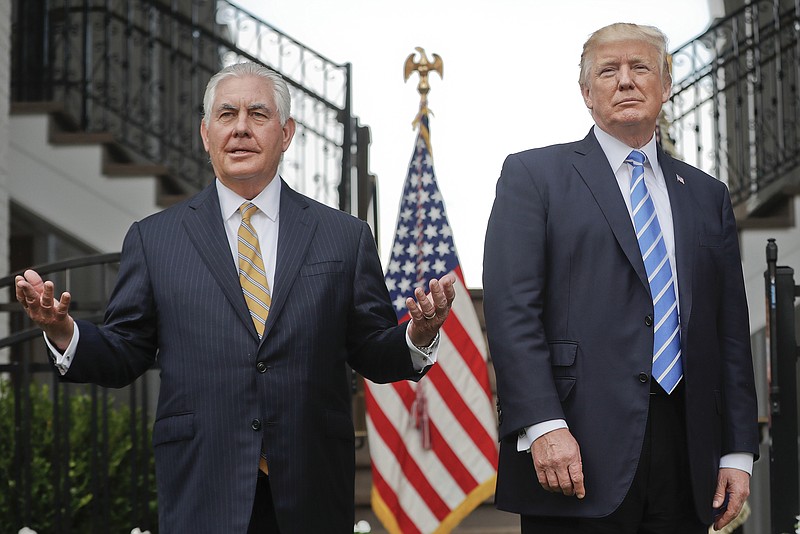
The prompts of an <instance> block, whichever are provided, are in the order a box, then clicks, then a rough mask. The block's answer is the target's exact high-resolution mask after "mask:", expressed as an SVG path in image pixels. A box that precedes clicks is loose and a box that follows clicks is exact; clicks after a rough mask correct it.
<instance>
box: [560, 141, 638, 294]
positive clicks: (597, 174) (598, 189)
mask: <svg viewBox="0 0 800 534" xmlns="http://www.w3.org/2000/svg"><path fill="white" fill-rule="evenodd" d="M575 152H576V153H577V155H578V156H577V157H576V158H575V162H574V164H573V165H574V167H575V169H576V170H577V171H578V174H580V176H581V178H582V179H583V181H584V182H585V183H586V186H587V187H588V188H589V190H590V191H591V192H592V195H593V196H594V199H595V201H596V202H597V205H598V206H600V209H601V210H602V212H603V215H604V216H605V218H606V221H607V222H608V225H609V226H610V227H611V231H612V232H613V233H614V237H616V239H617V242H618V243H619V246H620V248H621V249H622V251H623V252H624V253H625V256H627V258H628V261H629V262H630V263H631V265H632V266H633V268H634V270H635V271H636V274H637V275H638V276H639V279H640V280H641V282H642V284H644V286H645V288H647V291H650V285H649V284H648V283H647V272H646V271H645V269H644V261H642V253H641V251H640V250H639V243H638V242H637V241H636V232H634V229H633V223H632V222H631V216H630V214H629V213H628V208H627V207H626V206H625V200H624V199H623V198H622V194H621V193H620V190H619V185H617V179H616V177H615V176H614V171H613V170H612V169H611V166H610V165H609V164H608V158H606V155H605V154H604V153H603V149H602V148H600V144H599V143H598V142H597V138H595V136H594V134H593V133H592V132H589V135H587V136H586V137H585V138H584V139H583V141H582V142H580V143H579V144H578V147H577V148H576V150H575Z"/></svg>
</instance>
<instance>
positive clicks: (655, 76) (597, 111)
mask: <svg viewBox="0 0 800 534" xmlns="http://www.w3.org/2000/svg"><path fill="white" fill-rule="evenodd" d="M593 59H594V61H593V62H592V65H591V68H590V70H589V75H588V79H587V83H586V85H585V86H584V87H583V89H582V92H583V100H584V102H586V107H588V108H589V109H590V110H591V112H592V117H593V118H594V120H595V122H596V123H597V125H598V126H600V128H602V129H603V130H604V131H606V132H608V133H609V134H611V135H613V136H614V137H616V138H618V139H620V140H623V141H625V140H628V139H637V140H639V139H641V138H644V139H643V140H641V143H642V144H644V143H646V142H647V141H649V140H650V138H651V137H652V135H653V132H654V131H655V127H656V121H657V119H658V114H659V113H660V111H661V106H662V104H664V103H665V102H666V101H667V100H669V92H670V86H669V82H668V79H664V78H662V76H661V69H660V67H661V65H660V63H659V57H658V51H657V50H656V49H655V48H654V47H653V46H652V45H650V44H647V43H644V42H641V41H618V42H611V43H604V44H599V45H597V47H596V48H595V50H594V57H593ZM629 144H631V143H630V142H629ZM639 146H641V145H638V146H636V148H638V147H639Z"/></svg>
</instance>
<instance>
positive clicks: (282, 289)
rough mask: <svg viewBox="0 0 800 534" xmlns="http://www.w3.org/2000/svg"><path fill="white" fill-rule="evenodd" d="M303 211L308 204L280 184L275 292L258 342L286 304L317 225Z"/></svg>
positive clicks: (300, 196)
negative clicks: (262, 333)
mask: <svg viewBox="0 0 800 534" xmlns="http://www.w3.org/2000/svg"><path fill="white" fill-rule="evenodd" d="M307 208H308V201H307V200H306V199H305V198H304V197H303V196H302V195H300V194H299V193H297V192H296V191H294V190H293V189H291V188H290V187H289V186H288V185H287V184H286V182H283V181H282V182H281V207H280V215H279V217H280V226H279V228H278V257H277V263H276V265H275V292H274V294H273V295H272V306H271V308H270V310H269V317H268V318H267V324H266V325H265V326H264V337H263V339H262V342H263V340H265V339H267V337H268V336H269V333H270V331H271V330H272V325H274V324H275V321H276V320H277V317H278V315H279V314H280V312H281V310H282V309H283V306H284V305H285V303H286V298H287V297H288V295H289V293H290V291H291V288H292V285H293V284H294V281H295V279H296V278H297V275H298V273H299V272H300V267H301V266H302V265H303V260H304V259H305V257H306V254H307V252H308V247H309V245H310V244H311V239H312V237H313V236H314V232H315V231H316V227H317V221H316V220H315V219H314V218H312V217H311V216H310V215H309V213H308V209H307Z"/></svg>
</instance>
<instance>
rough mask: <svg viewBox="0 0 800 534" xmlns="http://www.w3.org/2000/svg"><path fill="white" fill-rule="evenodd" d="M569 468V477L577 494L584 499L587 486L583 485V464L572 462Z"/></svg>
mask: <svg viewBox="0 0 800 534" xmlns="http://www.w3.org/2000/svg"><path fill="white" fill-rule="evenodd" d="M567 469H568V470H569V478H570V480H572V485H573V487H574V489H575V496H576V497H577V498H579V499H583V498H584V497H585V496H586V488H584V487H583V464H582V463H580V462H579V463H577V464H570V466H569V467H568V468H567Z"/></svg>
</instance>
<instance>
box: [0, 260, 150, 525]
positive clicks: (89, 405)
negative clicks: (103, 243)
mask: <svg viewBox="0 0 800 534" xmlns="http://www.w3.org/2000/svg"><path fill="white" fill-rule="evenodd" d="M118 262H119V254H104V255H100V256H90V257H85V258H80V259H76V260H68V261H63V262H58V263H54V264H50V265H45V266H42V267H37V268H36V270H37V271H38V272H40V274H42V275H43V276H47V278H49V279H52V280H53V281H54V282H55V283H56V285H57V287H59V288H60V289H64V290H69V291H70V292H71V293H72V294H73V296H74V300H73V303H72V306H71V309H72V313H73V315H75V316H76V317H80V318H83V319H86V320H92V321H101V320H102V317H103V310H104V308H105V303H106V300H107V298H108V295H109V292H110V290H111V287H112V286H113V283H114V281H115V279H116V271H117V266H118ZM13 284H14V277H13V276H6V277H4V278H1V279H0V289H3V290H4V294H7V295H10V296H12V295H13ZM0 312H3V319H4V320H5V319H6V317H8V318H9V319H10V320H9V323H10V324H11V332H12V333H11V335H9V336H8V337H6V338H3V339H0V349H2V350H3V351H4V353H5V356H6V357H5V358H4V361H5V363H0V412H2V413H1V415H2V417H0V451H2V460H0V475H2V476H0V488H2V489H0V531H3V532H17V531H19V529H20V528H22V527H23V526H27V527H31V528H33V529H35V530H36V531H38V532H53V533H56V534H60V533H69V532H86V533H89V532H91V533H107V532H123V531H124V532H130V531H131V529H133V528H134V527H139V528H140V529H141V530H146V529H150V530H151V531H155V530H156V528H157V524H156V521H157V520H156V508H155V483H154V473H153V451H152V445H151V437H150V436H151V431H150V428H151V424H152V413H151V412H152V411H153V408H154V397H155V388H157V386H158V376H157V373H158V371H157V370H151V371H148V372H147V373H145V374H144V375H143V376H142V377H140V378H139V379H138V380H137V381H136V382H135V383H134V384H132V385H131V386H128V387H127V388H125V389H124V390H110V389H107V388H102V387H98V386H94V385H88V386H86V385H78V384H69V383H66V382H61V381H60V380H58V373H57V372H56V371H55V370H54V368H53V366H52V365H51V364H50V363H48V360H49V355H48V354H47V349H46V348H45V345H44V342H43V340H42V334H41V331H40V330H38V329H37V328H34V327H33V326H32V325H31V323H30V321H29V320H28V319H27V317H26V316H25V314H24V312H23V311H22V308H21V306H19V304H18V303H17V302H16V301H14V300H13V296H12V297H11V302H8V303H4V304H2V305H0ZM123 528H124V530H122V529H123Z"/></svg>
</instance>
